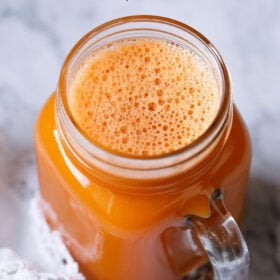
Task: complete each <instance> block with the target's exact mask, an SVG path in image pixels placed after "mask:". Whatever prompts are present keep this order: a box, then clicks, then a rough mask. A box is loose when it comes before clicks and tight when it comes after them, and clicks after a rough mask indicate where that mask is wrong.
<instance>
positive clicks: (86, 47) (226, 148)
mask: <svg viewBox="0 0 280 280" xmlns="http://www.w3.org/2000/svg"><path fill="white" fill-rule="evenodd" d="M135 37H151V38H164V39H166V40H169V41H172V42H174V43H176V44H179V45H182V46H184V47H187V48H191V49H192V51H194V52H195V53H197V54H198V55H199V56H200V57H201V58H202V59H203V60H204V61H205V62H206V63H207V65H208V66H209V68H210V69H211V70H212V71H213V73H214V75H215V78H216V80H217V83H218V85H219V91H220V95H221V101H220V108H219V111H218V113H217V116H216V118H215V120H214V121H213V123H212V125H211V126H210V127H209V128H208V129H207V130H206V132H205V133H204V134H203V135H202V136H201V137H199V138H198V139H197V140H196V141H195V142H193V143H192V144H191V145H188V146H187V147H185V148H183V149H181V150H178V151H176V152H174V153H170V154H167V155H164V156H158V157H150V158H139V157H138V158H133V157H131V156H129V157H125V156H123V155H122V156H121V155H117V154H114V153H111V152H109V151H108V150H106V149H102V148H100V147H98V146H96V145H94V144H93V143H91V142H90V141H89V140H88V139H87V138H86V137H85V136H84V135H83V134H82V133H81V131H79V129H78V128H77V126H76V125H75V121H74V119H73V117H72V115H71V111H70V109H69V105H68V101H67V98H68V84H69V81H71V79H73V77H74V76H75V74H76V72H77V69H78V68H79V66H80V65H81V63H82V62H83V61H84V60H86V59H87V57H88V56H89V55H90V54H91V53H92V52H93V51H95V50H97V49H98V48H100V46H103V45H106V44H108V43H113V42H114V41H115V40H119V39H124V38H135ZM35 144H36V154H37V162H38V174H39V182H40V190H41V197H42V207H43V209H44V213H45V216H46V219H47V221H48V223H49V224H50V225H51V227H52V228H54V229H57V230H59V231H60V233H61V234H62V236H63V238H64V240H65V244H66V245H67V247H68V248H69V250H70V252H71V253H72V255H73V257H74V258H75V259H76V260H77V261H78V263H79V265H80V268H81V271H82V272H83V273H84V274H85V275H86V277H87V279H96V280H99V279H100V280H105V279H106V280H112V279H115V280H116V279H131V280H138V279H139V280H140V279H141V280H142V279H146V280H162V279H165V280H177V279H182V278H183V277H184V276H186V275H189V273H190V272H192V271H194V270H196V269H197V268H198V267H200V266H201V265H202V264H204V263H206V262H207V261H208V258H207V254H206V253H205V250H204V249H203V247H205V248H206V250H210V251H211V249H209V248H208V247H207V244H205V242H204V241H205V239H203V238H204V237H205V231H206V229H205V228H204V229H201V227H199V225H201V223H202V224H203V225H205V222H204V221H208V222H207V223H208V225H210V229H209V232H216V228H217V227H218V228H221V226H220V224H219V225H214V226H212V224H213V223H216V222H215V221H214V218H213V215H214V214H215V213H218V212H219V213H222V214H221V216H222V222H220V221H219V222H218V223H221V224H222V223H223V222H224V221H225V220H226V219H227V218H228V217H231V216H229V212H228V211H227V210H225V208H224V204H222V206H219V205H218V204H219V203H216V202H217V197H214V198H213V193H214V194H217V191H216V190H220V192H222V193H223V196H224V201H225V204H226V205H227V208H228V209H229V211H230V213H231V214H232V216H233V217H234V218H235V219H236V220H237V221H239V220H240V218H241V216H242V210H243V204H244V198H245V193H246V185H247V178H248V173H249V168H250V159H251V146H250V140H249V136H248V132H247V129H246V127H245V124H244V122H243V120H242V118H241V116H240V114H239V113H238V111H237V109H236V107H235V106H234V105H233V103H232V99H231V87H230V81H229V75H228V72H227V69H226V66H225V64H224V62H223V60H222V58H221V57H220V55H219V53H218V52H217V50H216V49H215V48H214V46H213V45H212V44H211V43H210V42H209V41H208V40H207V39H206V38H205V37H204V36H203V35H201V34H200V33H198V32H197V31H196V30H194V29H192V28H191V27H189V26H187V25H185V24H183V23H180V22H177V21H174V20H171V19H167V18H163V17H156V16H132V17H126V18H121V19H117V20H113V21H111V22H108V23H106V24H103V25H101V26H99V27H97V28H95V29H94V30H92V31H91V32H89V33H88V34H87V35H85V36H84V37H83V38H82V39H81V40H80V41H79V42H78V43H77V44H76V45H75V46H74V48H73V49H72V50H71V52H70V53H69V55H68V56H67V58H66V60H65V63H64V65H63V67H62V70H61V74H60V78H59V83H58V86H57V89H56V92H55V93H54V94H52V95H51V97H50V98H49V100H48V101H47V102H46V104H45V106H44V107H43V108H42V110H41V113H40V115H39V117H38V121H37V125H36V130H35ZM220 198H221V197H220V196H219V197H218V200H219V199H220ZM219 201H220V200H219ZM217 205H218V206H217ZM221 209H223V211H224V212H223V211H220V210H221ZM213 213H214V214H213ZM184 217H195V218H194V219H192V221H194V222H191V223H189V222H186V220H185V219H184ZM208 217H210V218H208ZM207 218H208V219H207ZM207 223H206V224H207ZM236 228H237V226H236V225H235V224H234V230H237V231H238V229H236ZM209 232H208V233H209ZM238 234H239V233H238ZM218 235H219V234H218ZM223 235H224V233H222V237H221V236H220V237H221V238H222V239H223ZM220 237H219V240H220ZM241 238H242V237H241ZM199 239H200V241H199ZM203 240H204V241H203ZM229 240H230V241H229V243H230V244H231V243H232V242H233V241H234V240H235V237H234V238H229ZM235 241H236V240H235ZM242 242H243V240H241V241H238V242H237V243H242ZM206 243H207V242H206ZM218 243H219V242H218ZM235 243H236V242H235ZM201 244H202V245H203V246H202V245H201ZM208 245H209V244H208ZM227 245H228V244H227ZM240 246H241V247H242V246H243V247H242V248H243V249H244V248H245V247H246V245H244V244H243V243H242V244H241V245H240ZM240 246H239V247H238V248H240ZM244 246H245V247H244ZM224 247H226V246H224ZM230 247H231V246H230ZM223 250H224V249H223ZM223 250H222V251H223ZM244 250H246V248H245V249H244ZM244 255H246V257H245V259H246V260H248V257H247V252H245V253H244V254H243V256H242V258H243V257H244ZM235 257H236V256H235ZM237 258H238V257H237ZM210 260H211V258H210ZM226 261H228V260H226ZM211 262H212V264H213V260H211ZM242 262H243V260H242ZM216 268H217V267H216ZM214 269H215V265H214ZM218 270H220V268H219V269H218ZM215 275H216V278H217V279H218V277H219V271H217V270H216V269H215ZM221 275H222V276H221V277H220V278H219V279H222V277H223V273H222V274H221ZM186 279H187V278H186ZM227 279H231V278H227ZM232 279H237V278H234V276H233V278H232ZM240 279H243V278H240ZM244 279H245V278H244Z"/></svg>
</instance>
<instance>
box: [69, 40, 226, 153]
mask: <svg viewBox="0 0 280 280" xmlns="http://www.w3.org/2000/svg"><path fill="white" fill-rule="evenodd" d="M69 89H70V90H69V105H70V108H71V111H72V114H73V117H74V119H75V121H76V123H77V125H78V127H79V128H80V129H81V131H82V132H83V133H84V134H85V135H86V136H87V137H88V139H89V140H91V141H92V142H94V143H97V144H100V145H102V146H104V147H106V148H108V149H110V150H113V151H116V152H119V153H124V154H128V155H133V156H155V155H162V154H166V153H170V152H172V151H175V150H178V149H180V148H183V147H185V146H187V145H189V144H190V143H192V142H193V141H194V140H196V139H197V138H198V137H199V136H200V135H201V134H202V133H203V132H204V131H205V130H206V129H207V128H208V127H209V125H210V124H211V123H212V121H213V119H214V118H215V116H216V113H217V111H218V107H219V101H220V97H219V93H218V88H217V84H216V80H215V78H214V76H213V73H212V72H211V70H209V69H208V68H207V66H206V65H205V63H204V62H203V61H202V60H201V59H200V58H199V57H198V56H197V55H196V54H194V53H193V52H192V51H190V50H188V49H186V48H183V47H180V46H178V45H174V44H171V43H169V42H167V41H164V40H161V39H154V38H153V39H147V38H137V39H134V40H123V41H119V42H116V43H115V44H112V45H110V47H107V48H102V49H100V50H99V51H98V55H97V54H93V55H92V56H91V57H90V58H88V59H87V60H86V61H85V63H84V64H83V66H82V67H81V68H80V69H79V70H78V73H77V75H75V77H74V78H73V80H72V81H71V84H70V87H69Z"/></svg>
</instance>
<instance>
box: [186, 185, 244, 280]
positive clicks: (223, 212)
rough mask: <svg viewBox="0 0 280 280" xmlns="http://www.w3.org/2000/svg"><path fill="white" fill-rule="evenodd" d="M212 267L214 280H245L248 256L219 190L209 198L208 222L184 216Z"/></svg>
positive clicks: (204, 219) (241, 237)
mask: <svg viewBox="0 0 280 280" xmlns="http://www.w3.org/2000/svg"><path fill="white" fill-rule="evenodd" d="M185 224H186V225H191V228H192V229H193V230H194V232H195V234H196V235H197V236H198V238H199V240H200V242H201V244H202V246H203V247H204V249H205V251H206V253H207V255H208V257H209V260H210V262H211V264H212V267H213V271H214V279H215V280H222V279H226V280H247V279H248V274H249V252H248V248H247V245H246V243H245V240H244V238H243V236H242V234H241V232H240V229H239V227H238V225H237V223H236V222H235V220H234V218H233V217H232V216H231V214H230V213H229V211H228V210H227V208H226V206H225V204H224V200H223V194H222V192H221V190H216V191H214V192H213V194H212V196H211V214H210V217H208V218H201V217H198V216H187V217H186V219H185Z"/></svg>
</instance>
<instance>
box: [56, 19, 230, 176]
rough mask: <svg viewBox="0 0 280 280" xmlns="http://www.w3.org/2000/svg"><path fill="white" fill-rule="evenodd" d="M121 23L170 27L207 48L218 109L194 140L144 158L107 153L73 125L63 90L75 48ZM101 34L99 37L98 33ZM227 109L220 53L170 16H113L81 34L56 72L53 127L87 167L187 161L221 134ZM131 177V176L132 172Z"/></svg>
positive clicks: (151, 166)
mask: <svg viewBox="0 0 280 280" xmlns="http://www.w3.org/2000/svg"><path fill="white" fill-rule="evenodd" d="M125 24H132V25H135V26H138V25H139V24H140V25H141V24H142V25H144V26H149V24H156V25H157V26H162V27H163V26H165V27H166V26H168V27H170V28H171V29H172V30H178V31H180V32H183V33H186V34H188V35H189V36H191V37H192V38H194V39H195V40H196V41H197V42H200V43H201V44H202V46H203V47H204V48H205V50H207V51H208V53H209V55H210V56H211V59H212V60H213V61H214V62H215V63H216V65H217V67H218V71H219V73H220V75H221V77H220V78H221V81H222V90H221V91H222V96H221V101H220V107H219V110H218V112H217V114H216V116H215V118H214V120H213V122H212V124H211V125H210V126H209V127H208V128H207V129H206V130H205V131H204V132H203V134H202V135H201V136H199V137H198V138H197V139H196V140H195V141H194V142H192V143H191V144H189V145H187V146H185V147H183V148H181V149H178V150H176V151H174V152H170V153H166V154H163V155H158V156H150V157H145V158H143V157H137V156H128V155H121V154H117V153H111V152H108V151H107V150H104V149H102V148H101V147H99V146H97V145H95V144H94V143H92V142H90V141H89V140H88V139H87V138H86V137H85V136H84V135H83V133H82V132H81V131H80V130H79V128H78V127H77V126H76V125H75V122H74V119H73V117H72V114H71V110H70V108H69V106H68V102H67V93H66V84H67V77H68V75H69V68H70V66H71V63H73V60H74V59H75V57H76V56H77V53H78V52H79V50H81V48H83V47H84V48H85V46H86V44H87V43H88V42H89V41H90V40H92V39H94V38H96V37H98V36H100V37H99V38H97V39H99V40H102V38H104V36H105V35H106V36H109V35H110V34H111V33H112V29H114V30H115V31H116V30H119V28H123V26H124V25H125ZM110 31H111V33H110ZM159 31H160V30H159ZM102 34H103V37H102V36H101V35H102ZM85 49H86V48H85ZM230 108H231V91H230V78H229V74H228V71H227V68H226V66H225V63H224V61H223V59H222V57H221V55H220V54H219V52H218V51H217V49H216V48H215V47H214V46H213V44H212V43H211V42H210V41H209V40H208V39H207V38H206V37H205V36H204V35H202V34H201V33H200V32H198V31H197V30H195V29H194V28H192V27H190V26H188V25H187V24H184V23H182V22H179V21H177V20H174V19H169V18H166V17H161V16H154V15H133V16H127V17H122V18H118V19H114V20H111V21H109V22H106V23H104V24H102V25H100V26H98V27H96V28H94V29H93V30H91V31H90V32H88V33H87V34H86V35H84V36H83V37H82V38H81V39H80V40H79V41H78V42H77V43H76V44H75V46H74V47H73V48H72V50H71V51H70V53H69V54H68V56H67V57H66V59H65V62H64V64H63V66H62V70H61V73H60V77H59V82H58V87H57V95H56V112H57V117H56V121H57V126H58V127H60V129H59V130H60V132H61V135H62V137H63V139H64V141H65V143H66V144H67V146H68V148H69V149H70V150H71V152H73V153H75V154H77V151H78V153H79V154H80V155H81V157H82V161H84V163H86V164H87V165H88V166H90V164H91V163H92V161H96V160H97V161H98V162H99V165H100V163H101V166H102V167H101V168H102V169H107V168H108V167H112V166H114V167H115V168H117V170H119V169H126V171H125V174H126V175H127V169H129V170H133V171H134V172H136V171H147V170H151V169H152V170H161V169H166V168H170V167H172V166H175V165H178V164H180V163H181V162H183V161H189V160H191V159H193V158H194V157H195V156H197V155H198V154H199V153H201V152H202V151H203V150H205V149H207V147H209V145H211V143H212V142H213V140H215V139H216V138H217V136H218V135H220V134H221V131H222V130H223V129H224V127H225V125H226V123H227V121H228V118H229V117H230V116H229V115H230ZM85 158H86V160H85ZM133 176H135V174H134V175H133ZM139 176H142V175H139ZM136 177H137V176H136Z"/></svg>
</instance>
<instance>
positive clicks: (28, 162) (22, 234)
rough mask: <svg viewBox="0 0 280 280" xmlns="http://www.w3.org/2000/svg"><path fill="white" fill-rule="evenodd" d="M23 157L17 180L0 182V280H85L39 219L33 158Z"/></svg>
mask: <svg viewBox="0 0 280 280" xmlns="http://www.w3.org/2000/svg"><path fill="white" fill-rule="evenodd" d="M26 157H27V158H21V159H22V161H21V162H22V163H23V166H21V170H22V172H23V173H22V174H20V175H21V176H19V178H18V180H17V178H13V179H14V180H13V184H9V182H6V181H5V180H2V181H0V280H85V278H84V277H83V276H82V274H81V273H79V269H78V264H77V263H76V262H75V261H74V260H73V259H72V257H71V255H70V254H69V252H68V251H67V249H66V247H65V245H64V244H63V242H62V240H61V237H60V235H59V233H58V232H56V231H51V230H50V228H49V226H48V225H47V223H46V222H45V220H44V218H43V217H42V213H41V211H40V209H39V207H38V203H37V201H38V198H37V196H38V183H37V176H36V168H35V163H34V158H33V155H30V154H28V155H26ZM0 161H1V159H0ZM1 171H3V170H0V175H1ZM2 175H3V174H2ZM0 177H2V178H4V179H5V176H0ZM6 178H7V176H6Z"/></svg>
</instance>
